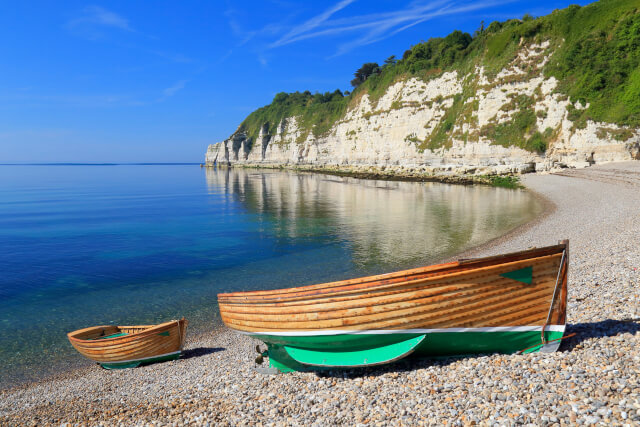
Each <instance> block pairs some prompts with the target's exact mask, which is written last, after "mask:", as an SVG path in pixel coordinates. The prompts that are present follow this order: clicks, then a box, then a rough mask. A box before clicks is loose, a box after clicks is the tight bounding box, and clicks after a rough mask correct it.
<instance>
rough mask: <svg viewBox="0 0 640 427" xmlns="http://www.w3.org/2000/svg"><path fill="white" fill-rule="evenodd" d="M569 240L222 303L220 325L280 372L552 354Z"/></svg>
mask: <svg viewBox="0 0 640 427" xmlns="http://www.w3.org/2000/svg"><path fill="white" fill-rule="evenodd" d="M568 245H569V242H568V241H563V242H561V243H559V244H558V245H555V246H548V247H544V248H533V249H529V250H525V251H521V252H515V253H510V254H505V255H498V256H492V257H486V258H477V259H469V260H460V261H456V262H450V263H447V264H439V265H433V266H429V267H422V268H416V269H412V270H405V271H399V272H395V273H389V274H383V275H379V276H371V277H364V278H358V279H352V280H344V281H340V282H333V283H324V284H320V285H312V286H303V287H297V288H289V289H278V290H267V291H253V292H234V293H226V294H219V295H218V303H219V306H220V314H221V316H222V320H223V321H224V323H225V324H226V325H227V326H228V327H230V328H232V329H234V330H236V331H238V332H240V333H243V334H248V335H250V336H252V337H254V338H257V339H259V340H261V341H263V342H264V343H265V344H266V345H267V351H266V352H265V353H264V355H266V356H268V357H269V363H270V366H271V367H273V368H277V369H278V370H280V371H284V372H286V371H292V370H311V369H318V368H333V367H353V366H368V365H377V364H383V363H388V362H391V361H394V360H398V359H401V358H403V357H405V356H408V355H409V354H416V355H419V356H449V355H465V354H478V353H496V352H498V353H514V352H517V351H519V350H525V349H526V351H525V352H532V351H544V352H550V351H555V350H556V349H557V348H558V346H559V344H560V339H561V338H562V336H563V334H564V330H565V321H566V306H567V304H566V302H567V274H568V262H569V256H568Z"/></svg>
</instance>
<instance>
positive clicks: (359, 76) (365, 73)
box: [351, 62, 380, 87]
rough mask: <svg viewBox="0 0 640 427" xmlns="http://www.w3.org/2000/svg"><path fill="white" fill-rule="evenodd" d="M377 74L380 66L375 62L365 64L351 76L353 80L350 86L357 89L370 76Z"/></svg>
mask: <svg viewBox="0 0 640 427" xmlns="http://www.w3.org/2000/svg"><path fill="white" fill-rule="evenodd" d="M378 73H380V66H379V65H378V64H377V63H376V62H367V63H366V64H364V65H363V66H362V67H360V68H359V69H358V71H356V72H355V73H354V74H353V75H354V76H355V79H353V80H351V86H353V87H358V86H360V85H361V84H362V83H364V81H365V80H367V78H368V77H369V76H370V75H372V74H378Z"/></svg>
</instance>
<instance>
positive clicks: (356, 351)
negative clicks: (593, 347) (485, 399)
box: [249, 325, 564, 372]
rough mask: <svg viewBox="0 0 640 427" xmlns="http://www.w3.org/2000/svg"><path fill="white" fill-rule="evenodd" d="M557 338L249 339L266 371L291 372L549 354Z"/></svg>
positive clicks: (487, 332) (456, 334) (351, 335)
mask: <svg viewBox="0 0 640 427" xmlns="http://www.w3.org/2000/svg"><path fill="white" fill-rule="evenodd" d="M563 334H564V326H559V325H556V326H552V327H550V328H548V329H546V330H545V339H546V341H547V342H549V343H548V344H546V345H543V344H542V339H541V328H539V327H537V328H536V327H512V328H509V327H504V328H458V329H439V330H410V331H406V332H405V331H367V332H364V333H363V332H346V333H324V334H323V333H306V334H304V333H295V332H291V333H288V334H277V335H276V334H273V335H272V334H266V333H250V334H249V335H251V336H252V337H254V338H256V339H259V340H261V341H263V342H264V343H265V344H266V345H267V355H268V357H269V365H270V367H271V368H276V369H277V370H278V371H279V372H292V371H314V370H324V369H336V368H354V367H364V366H373V365H380V364H384V363H391V362H394V361H396V360H400V359H403V358H405V357H422V358H437V357H451V356H469V355H477V354H492V353H502V354H511V353H516V352H519V351H522V352H523V353H531V352H537V351H544V352H552V351H555V350H556V349H557V348H558V346H559V345H560V338H562V336H563ZM554 340H555V341H554Z"/></svg>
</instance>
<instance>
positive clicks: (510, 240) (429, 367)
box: [0, 162, 640, 425]
mask: <svg viewBox="0 0 640 427" xmlns="http://www.w3.org/2000/svg"><path fill="white" fill-rule="evenodd" d="M522 181H523V183H524V185H525V186H526V187H528V188H529V189H531V190H532V191H534V192H536V193H538V194H539V195H540V196H541V197H544V198H545V199H547V200H548V201H549V202H550V203H552V204H553V205H555V209H554V210H553V211H552V212H551V213H550V214H548V215H546V216H545V217H543V219H542V220H540V221H537V222H534V223H533V224H531V225H530V226H528V227H523V228H521V229H520V232H519V233H517V234H514V233H511V234H509V235H508V236H507V237H506V238H503V239H498V240H496V241H493V242H491V243H490V244H489V245H485V246H483V247H480V248H476V249H475V250H473V251H472V255H473V256H481V255H490V254H496V253H502V252H508V251H515V250H520V249H525V248H528V247H531V246H545V245H551V244H555V243H556V242H557V241H558V240H560V239H570V273H569V274H570V277H569V303H568V328H567V333H573V332H575V333H576V336H575V337H573V338H569V339H567V340H565V341H564V342H563V343H562V345H561V347H560V351H559V352H556V353H552V354H539V353H533V354H527V355H490V356H479V357H468V358H462V359H444V360H437V361H434V360H420V361H415V360H410V361H401V362H399V363H397V364H393V365H386V366H380V367H376V368H367V369H357V370H347V371H334V372H329V373H322V374H316V373H290V374H280V375H263V374H258V373H256V372H255V371H254V359H255V356H256V354H255V350H254V349H253V348H254V347H255V342H253V341H252V340H250V339H248V338H245V337H243V336H240V335H237V334H234V333H232V332H230V331H228V330H226V329H223V328H222V329H217V330H215V331H213V332H211V333H208V334H204V335H200V336H198V337H190V338H189V339H188V340H187V341H188V344H187V350H186V352H185V357H184V358H183V359H181V360H178V361H174V362H167V363H162V364H155V365H150V366H146V367H141V368H137V369H131V370H122V371H105V370H102V369H99V368H97V367H87V368H83V369H79V370H76V371H72V372H69V373H65V374H60V375H59V376H58V377H57V378H54V379H50V380H47V381H42V382H39V383H34V384H31V385H25V386H21V387H18V388H14V389H11V390H8V391H4V392H2V394H0V424H3V425H4V424H9V425H11V424H48V423H50V424H60V423H63V422H69V423H78V422H79V423H86V424H91V425H97V424H106V425H113V424H119V423H121V424H123V425H131V424H147V423H152V422H153V421H158V422H160V423H172V422H183V423H184V422H195V423H198V424H205V423H207V422H209V423H216V424H234V425H235V424H247V425H249V424H251V425H254V424H258V423H261V424H272V423H275V424H294V425H312V424H314V423H315V424H317V425H331V424H348V425H354V424H371V425H377V424H407V425H416V424H425V425H427V424H434V425H435V424H437V425H441V424H463V425H464V424H473V423H477V424H485V423H486V424H494V423H497V424H514V423H533V424H547V423H551V424H554V423H559V424H563V423H572V424H574V423H582V424H596V423H603V424H629V425H633V424H638V423H640V384H639V383H638V381H639V378H640V333H639V332H638V331H639V330H640V320H638V318H639V317H640V312H639V311H640V162H629V163H617V164H608V165H601V166H595V167H591V168H588V169H583V170H565V171H563V172H560V173H556V174H547V175H525V176H523V177H522ZM468 255H469V254H465V256H468Z"/></svg>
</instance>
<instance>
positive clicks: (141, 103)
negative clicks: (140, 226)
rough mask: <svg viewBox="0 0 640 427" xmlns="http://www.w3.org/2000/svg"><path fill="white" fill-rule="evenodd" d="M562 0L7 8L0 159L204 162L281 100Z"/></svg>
mask: <svg viewBox="0 0 640 427" xmlns="http://www.w3.org/2000/svg"><path fill="white" fill-rule="evenodd" d="M574 3H578V4H581V5H584V4H587V3H590V1H568V0H549V1H545V0H539V1H522V0H511V1H509V0H424V1H422V0H414V1H410V0H409V1H407V0H389V1H386V0H385V1H374V0H337V1H336V0H333V1H314V2H311V1H290V0H255V1H253V0H247V1H242V2H240V1H237V2H232V1H227V2H225V1H222V0H215V1H214V0H212V1H205V0H202V1H187V0H184V1H159V0H158V1H156V0H154V1H108V2H107V1H102V2H98V1H97V2H88V3H87V2H79V1H53V0H52V1H28V2H13V1H6V2H2V4H1V5H0V39H1V40H2V42H1V43H0V58H1V60H0V163H8V162H202V161H203V159H204V152H205V150H206V147H207V145H208V144H210V143H213V142H218V141H221V140H223V139H226V138H227V137H228V136H229V135H230V134H231V133H233V131H234V130H235V129H236V128H237V126H238V125H239V124H240V122H241V121H242V120H243V119H244V117H246V116H247V115H248V114H249V113H250V112H251V111H253V110H254V109H256V108H258V107H261V106H263V105H266V104H268V103H270V102H271V100H272V99H273V96H274V95H275V94H276V93H278V92H282V91H286V92H293V91H296V90H299V91H304V90H310V91H312V92H316V91H319V92H326V91H334V90H335V89H341V90H347V89H351V88H350V86H349V81H350V80H351V79H352V78H353V72H354V71H355V70H356V69H358V68H359V67H360V66H361V65H362V64H363V63H365V62H379V63H381V62H382V61H384V59H385V58H387V57H388V56H390V55H396V56H397V57H401V56H402V53H403V52H404V51H405V50H406V49H408V48H409V47H410V46H411V45H413V44H416V43H419V42H420V41H421V40H427V39H429V38H430V37H441V36H445V35H446V34H448V33H450V32H451V31H453V30H456V29H459V30H462V31H467V32H470V33H472V32H473V31H474V30H475V29H477V28H478V27H479V24H480V21H483V20H484V21H485V23H486V24H487V25H488V24H489V23H490V22H491V21H494V20H506V19H510V18H520V17H522V15H524V14H525V13H530V14H532V15H534V16H540V15H545V14H547V13H550V12H551V11H552V10H553V9H557V8H564V7H566V6H568V5H569V4H574Z"/></svg>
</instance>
